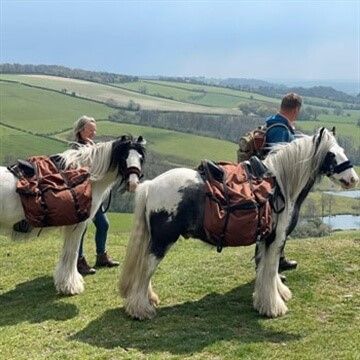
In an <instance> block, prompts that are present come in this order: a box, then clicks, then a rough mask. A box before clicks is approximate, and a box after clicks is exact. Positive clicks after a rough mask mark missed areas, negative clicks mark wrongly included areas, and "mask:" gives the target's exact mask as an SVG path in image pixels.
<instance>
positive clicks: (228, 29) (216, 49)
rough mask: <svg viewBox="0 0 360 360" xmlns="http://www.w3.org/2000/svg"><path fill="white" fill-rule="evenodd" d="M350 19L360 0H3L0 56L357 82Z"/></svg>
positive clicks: (358, 49) (163, 72) (143, 72)
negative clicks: (249, 0)
mask: <svg viewBox="0 0 360 360" xmlns="http://www.w3.org/2000/svg"><path fill="white" fill-rule="evenodd" d="M318 11H321V19H320V20H319V16H318ZM295 15H296V16H295ZM359 23H360V2H359V1H347V2H339V1H315V2H310V1H295V2H282V1H272V2H269V1H255V2H247V1H246V2H232V1H224V2H218V1H201V2H200V1H192V2H191V1H183V2H175V1H163V2H160V1H148V2H145V1H121V2H111V1H105V2H98V1H66V2H61V1H52V2H41V1H36V0H30V1H27V2H22V1H18V0H13V1H9V0H2V2H1V25H0V26H1V27H0V28H1V62H2V63H21V64H49V65H55V64H56V65H62V66H66V67H70V68H79V69H84V70H90V71H105V72H113V73H118V74H127V75H134V76H139V77H142V76H143V77H145V76H170V77H197V76H199V77H201V76H204V77H206V78H219V79H226V78H246V79H258V80H264V81H269V82H274V80H276V82H277V83H279V82H280V83H282V82H285V84H286V83H288V82H292V81H294V82H298V81H303V82H307V81H310V82H311V81H318V82H327V81H333V82H335V81H337V82H351V83H352V82H354V83H357V82H359V79H360V65H359V63H360V55H359V54H360V27H359ZM359 86H360V85H359ZM359 91H360V89H358V92H359Z"/></svg>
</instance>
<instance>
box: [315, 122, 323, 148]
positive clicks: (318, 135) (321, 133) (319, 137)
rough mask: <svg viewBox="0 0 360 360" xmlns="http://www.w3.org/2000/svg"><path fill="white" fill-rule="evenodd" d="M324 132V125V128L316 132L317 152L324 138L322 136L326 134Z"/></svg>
mask: <svg viewBox="0 0 360 360" xmlns="http://www.w3.org/2000/svg"><path fill="white" fill-rule="evenodd" d="M324 132H325V128H324V127H322V128H321V129H320V130H319V132H318V134H316V135H315V136H314V140H315V153H316V152H317V149H318V148H319V145H320V142H321V139H322V137H323V135H324Z"/></svg>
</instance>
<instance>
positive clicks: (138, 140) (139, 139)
mask: <svg viewBox="0 0 360 360" xmlns="http://www.w3.org/2000/svg"><path fill="white" fill-rule="evenodd" d="M136 141H137V142H138V143H139V144H140V145H146V140H145V139H144V138H143V137H142V136H141V135H140V136H139V137H138V138H137V140H136Z"/></svg>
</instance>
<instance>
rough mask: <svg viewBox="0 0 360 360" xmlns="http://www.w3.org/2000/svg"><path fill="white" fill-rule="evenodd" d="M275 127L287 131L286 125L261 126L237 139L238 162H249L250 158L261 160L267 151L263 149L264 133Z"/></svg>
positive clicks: (264, 143) (264, 142)
mask: <svg viewBox="0 0 360 360" xmlns="http://www.w3.org/2000/svg"><path fill="white" fill-rule="evenodd" d="M276 126H281V127H284V128H286V129H287V130H289V129H288V127H287V126H286V125H284V124H280V123H279V124H273V125H271V126H269V127H267V126H266V125H262V126H259V127H257V128H256V129H254V130H251V131H249V132H247V133H246V134H245V135H243V136H241V137H240V139H239V148H238V150H237V159H238V162H242V161H246V160H249V159H250V158H251V157H252V156H257V157H258V158H259V159H261V160H263V159H264V158H265V155H266V153H267V151H266V150H267V149H266V148H265V145H266V133H267V132H268V130H270V129H271V128H273V127H276Z"/></svg>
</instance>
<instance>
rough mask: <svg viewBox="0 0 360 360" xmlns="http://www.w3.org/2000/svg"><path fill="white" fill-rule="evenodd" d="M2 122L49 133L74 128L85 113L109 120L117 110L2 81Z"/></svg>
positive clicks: (0, 86)
mask: <svg viewBox="0 0 360 360" xmlns="http://www.w3.org/2000/svg"><path fill="white" fill-rule="evenodd" d="M0 91H1V94H0V96H1V111H0V116H1V122H2V123H4V124H8V125H11V126H15V127H17V128H21V129H25V130H30V131H32V132H33V133H40V134H48V133H51V132H54V131H60V130H63V129H66V128H71V127H72V125H73V123H74V121H75V120H76V119H77V118H78V117H79V116H81V115H83V114H91V116H93V117H95V118H96V119H104V118H107V117H108V116H109V115H110V114H111V113H113V112H114V109H111V108H109V107H107V106H105V105H101V104H97V103H94V102H92V101H86V100H81V99H76V98H73V97H70V96H65V95H61V94H58V93H55V92H51V91H46V90H39V89H34V88H31V87H28V86H23V85H20V84H14V83H6V82H0Z"/></svg>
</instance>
